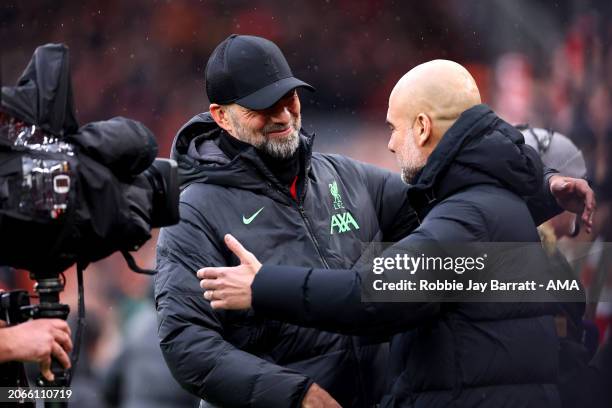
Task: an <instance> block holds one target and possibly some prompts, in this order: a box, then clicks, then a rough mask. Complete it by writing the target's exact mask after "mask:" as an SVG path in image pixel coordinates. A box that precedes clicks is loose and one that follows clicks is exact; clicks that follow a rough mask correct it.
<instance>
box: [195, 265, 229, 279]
mask: <svg viewBox="0 0 612 408" xmlns="http://www.w3.org/2000/svg"><path fill="white" fill-rule="evenodd" d="M228 269H231V267H227V266H223V267H218V268H202V269H200V270H199V271H198V278H200V279H217V278H219V277H221V276H224V274H225V273H226V272H227V271H228Z"/></svg>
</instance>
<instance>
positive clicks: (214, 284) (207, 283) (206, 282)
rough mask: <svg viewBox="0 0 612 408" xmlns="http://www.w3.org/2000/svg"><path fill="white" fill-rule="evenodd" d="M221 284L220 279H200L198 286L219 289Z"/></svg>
mask: <svg viewBox="0 0 612 408" xmlns="http://www.w3.org/2000/svg"><path fill="white" fill-rule="evenodd" d="M221 285H222V282H221V280H220V279H202V280H201V281H200V287H201V288H202V289H208V290H215V289H219V288H220V287H221Z"/></svg>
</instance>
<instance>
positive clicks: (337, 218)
mask: <svg viewBox="0 0 612 408" xmlns="http://www.w3.org/2000/svg"><path fill="white" fill-rule="evenodd" d="M351 227H352V228H353V229H356V230H358V229H359V224H357V221H355V218H353V216H352V215H351V213H350V212H348V211H346V212H344V213H342V214H333V215H332V218H331V227H330V229H329V233H330V234H333V233H334V231H335V232H338V233H340V234H341V233H343V232H348V231H351Z"/></svg>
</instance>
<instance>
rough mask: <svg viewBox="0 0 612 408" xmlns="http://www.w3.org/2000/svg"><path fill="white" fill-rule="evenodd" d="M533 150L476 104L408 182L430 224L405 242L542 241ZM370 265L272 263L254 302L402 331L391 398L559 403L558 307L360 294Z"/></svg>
mask: <svg viewBox="0 0 612 408" xmlns="http://www.w3.org/2000/svg"><path fill="white" fill-rule="evenodd" d="M535 155H536V153H535V151H533V150H532V149H530V148H529V147H527V146H525V145H524V144H523V139H522V137H521V136H520V134H519V132H517V131H516V130H515V129H514V128H513V127H511V126H510V125H508V124H507V123H505V122H503V121H502V120H501V119H499V118H498V117H497V116H496V115H495V114H494V113H493V112H492V111H491V110H490V109H489V108H488V107H486V106H484V105H478V106H475V107H473V108H471V109H469V110H467V111H466V112H464V113H463V114H462V115H461V117H460V118H459V119H458V120H457V122H456V123H455V124H454V125H453V126H452V127H451V128H450V129H449V131H448V132H447V133H446V134H445V135H444V137H443V139H442V140H441V142H440V143H439V145H438V146H437V147H436V149H435V150H434V152H433V153H432V155H431V156H430V158H429V160H428V161H427V164H426V166H425V167H424V169H423V170H422V171H421V172H420V174H419V175H418V176H417V179H416V181H415V184H414V185H413V186H411V187H410V189H409V192H408V195H409V198H410V200H411V203H412V204H413V205H414V208H415V209H416V211H417V213H418V215H419V218H420V220H422V223H421V225H420V226H419V227H418V228H417V229H416V230H415V231H414V232H413V233H412V234H411V235H409V236H408V237H406V238H405V239H403V240H402V241H401V242H400V243H399V244H398V245H402V246H403V247H410V246H411V244H413V243H416V242H419V241H430V240H433V241H437V242H441V241H450V242H539V238H538V234H537V231H536V227H535V225H534V222H533V221H532V219H531V217H530V216H529V211H528V208H527V206H526V205H525V202H524V200H522V199H521V198H520V196H524V195H529V194H531V193H532V192H533V191H535V190H537V188H538V185H539V180H538V178H537V176H536V175H538V174H541V173H540V171H539V170H538V168H537V163H538V160H537V159H536V158H535ZM533 247H535V248H538V245H534V246H533ZM364 273H368V271H367V270H362V271H330V270H321V269H316V268H297V267H295V268H294V267H280V266H264V267H263V268H262V270H261V271H260V272H259V273H258V274H257V276H256V278H255V281H254V283H253V286H252V287H253V308H254V310H255V312H256V313H257V314H258V315H264V316H267V317H270V318H277V319H279V320H283V321H289V322H292V323H296V324H301V325H305V326H310V327H318V328H321V329H327V330H333V331H338V332H345V333H353V334H355V333H371V332H373V331H383V332H388V331H395V332H401V331H402V330H403V332H401V333H400V334H397V335H396V336H394V338H393V340H392V346H391V359H390V364H389V372H390V373H391V375H390V378H389V380H390V385H389V389H388V392H389V395H388V396H387V397H386V398H385V399H384V404H383V405H384V406H407V407H428V408H431V407H448V406H452V407H472V406H478V407H500V406H511V407H555V406H558V405H559V396H558V390H557V386H556V382H557V370H558V348H559V343H558V339H557V336H556V332H555V329H554V321H553V316H552V315H553V314H554V306H552V307H551V306H549V305H546V304H539V303H505V304H490V303H489V304H484V303H440V302H422V303H416V302H414V303H361V301H360V300H361V281H362V278H363V279H365V278H364V275H363V274H364ZM369 273H371V270H370V272H369ZM407 329H408V330H407ZM406 330H407V331H406Z"/></svg>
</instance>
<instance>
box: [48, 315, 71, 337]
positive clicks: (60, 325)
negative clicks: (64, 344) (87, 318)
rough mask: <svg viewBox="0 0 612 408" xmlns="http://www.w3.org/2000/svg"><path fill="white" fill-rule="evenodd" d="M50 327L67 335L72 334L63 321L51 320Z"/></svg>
mask: <svg viewBox="0 0 612 408" xmlns="http://www.w3.org/2000/svg"><path fill="white" fill-rule="evenodd" d="M51 326H52V327H53V328H55V329H59V330H62V331H63V332H65V333H67V334H68V335H70V334H72V333H71V332H70V326H69V325H68V323H66V321H65V320H61V319H51Z"/></svg>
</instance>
